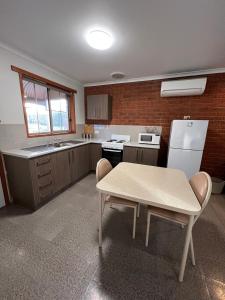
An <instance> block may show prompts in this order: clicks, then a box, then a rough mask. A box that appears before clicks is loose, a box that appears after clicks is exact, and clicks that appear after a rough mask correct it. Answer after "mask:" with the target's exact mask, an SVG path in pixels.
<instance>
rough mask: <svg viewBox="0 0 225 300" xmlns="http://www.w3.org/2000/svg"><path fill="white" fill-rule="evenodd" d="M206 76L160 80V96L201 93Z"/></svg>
mask: <svg viewBox="0 0 225 300" xmlns="http://www.w3.org/2000/svg"><path fill="white" fill-rule="evenodd" d="M206 81H207V78H206V77H203V78H195V79H182V80H169V81H162V83H161V93H160V95H161V97H176V96H194V95H202V94H203V93H204V91H205V87H206Z"/></svg>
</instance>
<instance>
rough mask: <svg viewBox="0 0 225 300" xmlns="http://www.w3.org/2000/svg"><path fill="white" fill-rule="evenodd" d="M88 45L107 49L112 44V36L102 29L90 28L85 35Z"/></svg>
mask: <svg viewBox="0 0 225 300" xmlns="http://www.w3.org/2000/svg"><path fill="white" fill-rule="evenodd" d="M86 40H87V43H88V45H89V46H91V47H92V48H94V49H98V50H106V49H109V48H110V47H111V46H112V44H113V37H112V35H111V34H110V33H108V32H106V31H104V30H102V29H93V30H90V31H89V32H88V33H87V35H86Z"/></svg>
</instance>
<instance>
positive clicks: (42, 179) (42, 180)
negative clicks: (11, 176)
mask: <svg viewBox="0 0 225 300" xmlns="http://www.w3.org/2000/svg"><path fill="white" fill-rule="evenodd" d="M50 183H51V184H53V177H52V171H51V170H50V171H48V172H47V173H44V175H38V177H37V184H38V187H39V188H42V187H45V186H46V185H48V184H50Z"/></svg>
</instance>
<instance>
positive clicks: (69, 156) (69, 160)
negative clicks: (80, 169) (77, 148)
mask: <svg viewBox="0 0 225 300" xmlns="http://www.w3.org/2000/svg"><path fill="white" fill-rule="evenodd" d="M70 154H71V152H68V158H69V165H70Z"/></svg>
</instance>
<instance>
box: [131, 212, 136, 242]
mask: <svg viewBox="0 0 225 300" xmlns="http://www.w3.org/2000/svg"><path fill="white" fill-rule="evenodd" d="M136 219H137V208H136V207H134V221H133V235H132V237H133V239H135V232H136Z"/></svg>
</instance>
